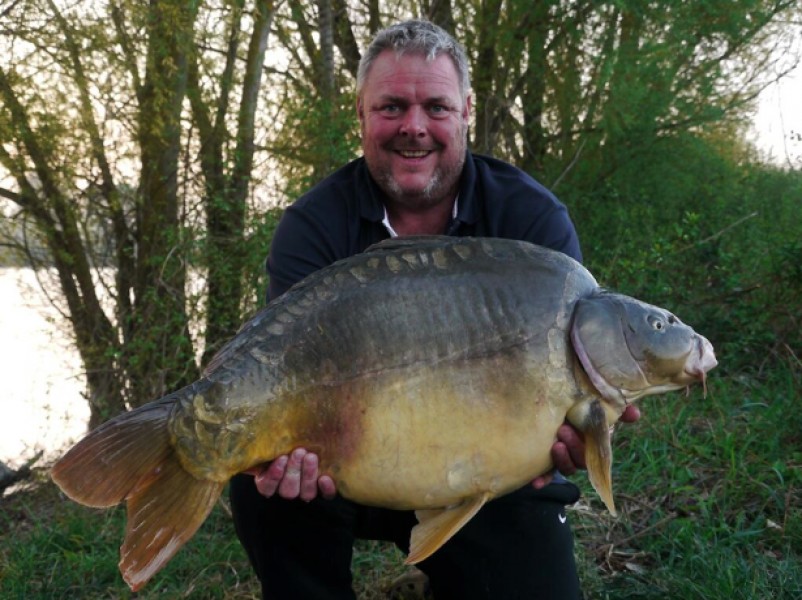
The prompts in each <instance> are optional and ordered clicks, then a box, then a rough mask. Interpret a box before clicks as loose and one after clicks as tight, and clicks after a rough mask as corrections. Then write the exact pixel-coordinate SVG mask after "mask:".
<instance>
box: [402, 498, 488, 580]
mask: <svg viewBox="0 0 802 600" xmlns="http://www.w3.org/2000/svg"><path fill="white" fill-rule="evenodd" d="M490 497H491V494H490V493H489V492H486V493H484V494H482V495H481V496H477V497H475V498H468V499H466V500H465V501H463V502H461V503H460V504H457V505H456V506H453V507H451V508H444V509H441V510H418V511H415V516H416V517H417V518H418V524H417V525H415V527H413V528H412V536H411V539H410V550H409V556H407V559H406V561H404V562H405V563H406V564H408V565H414V564H415V563H418V562H420V561H422V560H424V559H425V558H428V557H429V556H431V555H432V554H433V553H434V552H435V551H436V550H437V549H438V548H440V546H442V545H443V544H445V543H446V542H447V541H448V540H450V539H451V537H452V536H453V535H454V534H455V533H457V532H458V531H459V530H460V529H462V526H463V525H465V523H467V522H468V521H470V520H471V518H473V516H474V515H475V514H476V513H477V512H479V509H480V508H482V506H484V504H485V502H487V501H488V500H489V499H490Z"/></svg>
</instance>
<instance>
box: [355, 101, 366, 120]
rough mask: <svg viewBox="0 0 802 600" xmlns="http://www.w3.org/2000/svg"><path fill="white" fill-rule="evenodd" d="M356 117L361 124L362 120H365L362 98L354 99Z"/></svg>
mask: <svg viewBox="0 0 802 600" xmlns="http://www.w3.org/2000/svg"><path fill="white" fill-rule="evenodd" d="M356 117H357V119H359V122H360V123H361V122H362V119H364V118H365V109H364V107H363V105H362V98H357V99H356Z"/></svg>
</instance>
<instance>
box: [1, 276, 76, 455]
mask: <svg viewBox="0 0 802 600" xmlns="http://www.w3.org/2000/svg"><path fill="white" fill-rule="evenodd" d="M0 307H2V309H0V340H2V343H0V381H2V392H1V393H0V415H2V416H0V461H3V462H5V463H6V464H8V465H9V466H11V467H13V468H16V467H19V466H20V465H21V464H22V463H24V462H25V460H26V459H28V458H32V457H33V455H34V454H35V453H36V452H37V451H38V450H43V451H44V452H45V459H50V458H54V457H55V456H57V455H58V454H59V453H60V451H61V450H63V449H64V448H65V447H66V446H67V445H68V444H69V443H71V442H73V441H75V440H77V439H78V438H79V437H81V436H82V435H83V433H84V432H85V431H86V423H87V421H88V419H89V406H88V405H87V403H86V401H85V400H84V398H83V396H82V395H81V394H82V392H83V391H84V378H83V375H82V371H81V361H80V358H79V357H78V353H77V352H76V351H75V350H74V348H73V347H72V345H71V343H70V339H69V335H68V334H69V324H68V323H66V322H65V321H64V318H63V317H62V316H61V315H59V313H58V312H57V311H56V310H55V309H54V308H53V307H52V306H50V305H49V304H48V302H47V300H46V299H45V298H44V297H43V296H42V294H41V292H40V291H39V289H38V287H37V285H36V278H35V276H34V273H33V271H31V270H30V269H13V268H9V269H0Z"/></svg>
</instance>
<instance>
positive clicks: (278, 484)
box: [246, 448, 337, 502]
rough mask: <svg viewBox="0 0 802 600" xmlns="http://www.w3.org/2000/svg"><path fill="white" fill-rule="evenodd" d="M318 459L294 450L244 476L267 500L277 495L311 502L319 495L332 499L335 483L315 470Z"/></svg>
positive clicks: (300, 449) (313, 454) (301, 449)
mask: <svg viewBox="0 0 802 600" xmlns="http://www.w3.org/2000/svg"><path fill="white" fill-rule="evenodd" d="M318 465H319V461H318V456H317V454H315V453H313V452H307V450H306V448H296V449H295V450H293V451H292V453H291V454H290V455H289V456H287V455H282V456H279V457H278V458H276V459H275V460H273V462H271V463H270V464H269V465H267V466H265V467H255V468H253V469H248V470H247V471H246V473H249V474H251V475H253V476H254V481H255V483H256V489H257V490H259V493H260V494H262V495H263V496H265V497H267V498H270V497H271V496H273V495H274V494H276V493H278V495H279V496H281V497H282V498H285V499H287V500H292V499H295V498H300V499H301V500H303V501H304V502H310V501H311V500H314V499H315V498H316V497H317V495H318V492H320V495H321V496H323V497H324V498H327V499H331V498H333V497H334V496H335V495H336V494H337V488H336V486H335V485H334V480H333V479H332V478H331V477H329V476H328V475H321V474H320V472H319V471H318Z"/></svg>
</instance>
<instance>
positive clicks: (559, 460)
mask: <svg viewBox="0 0 802 600" xmlns="http://www.w3.org/2000/svg"><path fill="white" fill-rule="evenodd" d="M551 457H552V459H553V460H554V465H555V466H556V467H557V469H559V471H560V472H561V473H564V474H566V475H571V474H572V473H575V472H576V470H577V469H584V468H586V467H585V440H584V438H583V437H582V434H581V433H579V431H577V430H576V429H574V428H573V427H572V426H571V425H567V424H563V425H560V428H559V429H558V430H557V442H555V444H554V446H553V447H552V452H551Z"/></svg>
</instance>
